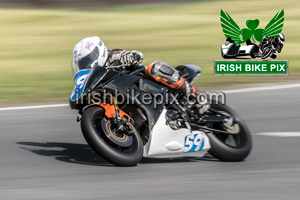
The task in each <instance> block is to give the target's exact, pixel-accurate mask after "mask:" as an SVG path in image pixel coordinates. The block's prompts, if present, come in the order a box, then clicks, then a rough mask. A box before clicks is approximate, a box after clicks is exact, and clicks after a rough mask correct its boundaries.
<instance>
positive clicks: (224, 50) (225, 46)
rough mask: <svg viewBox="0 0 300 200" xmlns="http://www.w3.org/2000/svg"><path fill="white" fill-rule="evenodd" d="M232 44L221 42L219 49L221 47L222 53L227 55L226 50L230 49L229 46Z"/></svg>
mask: <svg viewBox="0 0 300 200" xmlns="http://www.w3.org/2000/svg"><path fill="white" fill-rule="evenodd" d="M233 45H234V44H232V43H229V44H222V46H221V49H222V53H223V55H227V52H228V50H229V49H230V47H231V46H233Z"/></svg>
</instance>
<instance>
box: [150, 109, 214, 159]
mask: <svg viewBox="0 0 300 200" xmlns="http://www.w3.org/2000/svg"><path fill="white" fill-rule="evenodd" d="M165 115H166V110H165V109H164V110H163V112H162V113H161V115H160V117H159V119H158V121H157V123H156V124H155V126H154V127H153V129H152V131H151V133H150V137H149V141H148V142H147V144H146V145H145V146H144V157H153V158H171V157H185V156H188V157H189V156H197V157H202V156H204V154H205V153H206V152H207V151H208V150H209V149H210V142H209V138H208V137H207V136H206V135H205V134H204V133H203V132H201V131H192V132H190V130H188V129H186V128H181V129H178V130H173V129H171V128H170V126H169V125H167V124H166V117H165Z"/></svg>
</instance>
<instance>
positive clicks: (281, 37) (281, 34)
mask: <svg viewBox="0 0 300 200" xmlns="http://www.w3.org/2000/svg"><path fill="white" fill-rule="evenodd" d="M278 39H279V41H280V42H281V43H283V42H284V41H285V35H284V34H283V33H279V35H278Z"/></svg>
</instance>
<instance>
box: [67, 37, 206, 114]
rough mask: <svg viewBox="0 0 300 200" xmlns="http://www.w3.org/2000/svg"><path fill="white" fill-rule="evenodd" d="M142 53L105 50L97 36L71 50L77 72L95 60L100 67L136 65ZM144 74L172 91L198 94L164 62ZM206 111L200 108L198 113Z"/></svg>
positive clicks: (81, 42) (158, 63) (156, 64)
mask: <svg viewBox="0 0 300 200" xmlns="http://www.w3.org/2000/svg"><path fill="white" fill-rule="evenodd" d="M143 59H144V56H143V53H141V52H139V51H126V50H122V49H111V50H107V48H106V46H105V45H104V43H103V42H102V41H101V40H100V38H99V37H98V36H92V37H87V38H84V39H82V40H81V41H79V42H78V43H77V44H76V45H75V47H74V49H73V66H76V67H77V68H78V69H79V70H80V69H86V68H89V67H91V65H92V64H93V63H94V62H95V61H96V60H97V63H98V65H100V66H117V65H129V66H130V65H138V64H140V63H142V62H143ZM144 74H145V75H146V76H147V77H148V78H152V79H154V80H155V81H157V82H160V83H162V84H164V85H166V86H168V87H170V88H172V89H176V90H177V91H178V92H180V93H181V94H184V95H186V96H188V95H193V96H196V95H198V94H200V92H199V91H198V90H197V89H196V88H194V87H193V86H191V85H190V84H189V83H188V82H187V81H186V80H185V79H184V78H182V77H180V75H179V72H178V71H177V70H176V69H174V68H172V67H170V66H169V65H168V64H167V63H164V62H161V61H159V62H157V61H155V62H153V63H151V64H149V65H148V66H147V67H145V70H144ZM207 109H208V105H207V106H201V107H200V109H199V112H200V113H202V112H204V111H205V110H207Z"/></svg>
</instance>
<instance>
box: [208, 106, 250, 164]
mask: <svg viewBox="0 0 300 200" xmlns="http://www.w3.org/2000/svg"><path fill="white" fill-rule="evenodd" d="M211 109H213V110H216V111H218V112H221V113H222V114H224V115H227V116H232V117H234V119H235V120H236V123H234V124H233V125H232V127H228V126H227V127H226V126H224V125H223V124H212V128H215V129H220V130H224V131H228V132H232V133H238V134H236V135H224V134H222V133H207V136H208V137H209V139H210V143H211V149H210V150H209V151H208V152H209V153H210V154H211V155H212V156H214V157H215V158H217V159H219V160H221V161H226V162H236V161H242V160H244V159H245V158H246V157H247V156H248V155H249V153H250V152H251V149H252V138H251V134H250V131H249V129H248V127H247V125H246V123H245V122H244V120H243V119H241V118H240V116H239V115H238V114H237V113H236V112H235V111H233V110H232V109H231V108H229V107H228V106H225V105H212V107H211Z"/></svg>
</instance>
